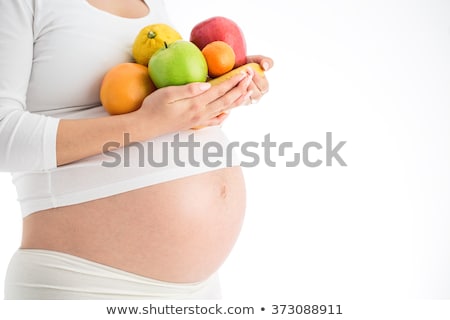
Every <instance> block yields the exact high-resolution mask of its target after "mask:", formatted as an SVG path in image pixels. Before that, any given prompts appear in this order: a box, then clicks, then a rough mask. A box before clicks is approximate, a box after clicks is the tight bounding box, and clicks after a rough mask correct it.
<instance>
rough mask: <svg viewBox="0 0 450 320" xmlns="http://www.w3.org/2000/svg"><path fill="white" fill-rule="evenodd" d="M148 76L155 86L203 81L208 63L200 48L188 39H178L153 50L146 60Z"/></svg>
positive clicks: (206, 73) (205, 77)
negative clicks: (147, 60)
mask: <svg viewBox="0 0 450 320" xmlns="http://www.w3.org/2000/svg"><path fill="white" fill-rule="evenodd" d="M148 72H149V75H150V78H151V79H152V81H153V83H154V84H155V86H156V87H157V88H162V87H167V86H177V85H183V84H187V83H191V82H205V81H206V79H207V76H208V65H207V64H206V59H205V57H204V56H203V53H202V52H201V51H200V49H199V48H198V47H197V46H196V45H195V44H193V43H192V42H190V41H185V40H178V41H175V42H172V43H170V44H169V45H167V44H165V46H164V47H163V48H161V49H159V50H158V51H157V52H155V53H154V54H153V55H152V57H151V58H150V61H149V62H148Z"/></svg>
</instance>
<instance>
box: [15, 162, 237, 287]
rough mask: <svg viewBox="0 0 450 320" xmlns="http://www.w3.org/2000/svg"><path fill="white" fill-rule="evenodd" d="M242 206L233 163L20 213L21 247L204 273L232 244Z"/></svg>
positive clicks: (177, 278)
mask: <svg viewBox="0 0 450 320" xmlns="http://www.w3.org/2000/svg"><path fill="white" fill-rule="evenodd" d="M244 211H245V186H244V179H243V176H242V172H241V169H240V168H239V167H232V168H225V169H219V170H214V171H211V172H207V173H203V174H198V175H194V176H190V177H187V178H182V179H178V180H172V181H169V182H165V183H161V184H157V185H153V186H149V187H145V188H141V189H137V190H133V191H130V192H126V193H122V194H118V195H114V196H111V197H108V198H103V199H98V200H94V201H89V202H85V203H81V204H77V205H72V206H67V207H60V208H55V209H49V210H45V211H40V212H38V213H35V214H32V215H30V216H28V217H26V218H25V219H24V229H23V241H22V247H23V248H40V249H48V250H56V251H62V252H66V253H69V254H73V255H77V256H80V257H83V258H86V259H90V260H93V261H96V262H99V263H102V264H106V265H109V266H112V267H115V268H119V269H122V270H125V271H129V272H133V273H136V274H139V275H142V276H146V277H151V278H155V279H159V280H163V281H172V282H196V281H201V280H204V279H206V278H207V277H208V276H210V275H211V274H212V273H214V272H215V271H216V270H217V269H218V268H219V267H220V265H221V264H222V263H223V261H224V260H225V258H226V257H227V255H228V254H229V252H230V250H231V249H232V247H233V245H234V243H235V241H236V239H237V236H238V234H239V231H240V229H241V225H242V220H243V216H244Z"/></svg>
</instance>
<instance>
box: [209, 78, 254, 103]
mask: <svg viewBox="0 0 450 320" xmlns="http://www.w3.org/2000/svg"><path fill="white" fill-rule="evenodd" d="M248 77H249V75H248V72H240V73H239V74H237V75H235V76H234V77H232V78H231V79H229V80H226V81H224V82H222V83H220V84H218V85H215V86H213V87H212V88H211V89H209V90H208V91H206V92H205V93H204V94H203V95H202V99H203V103H204V104H205V105H207V104H211V103H212V102H213V101H216V100H218V99H220V98H221V97H223V96H224V95H225V94H227V93H228V92H229V91H231V90H233V89H234V88H236V87H237V86H238V85H240V84H242V82H245V81H248V80H246V78H248ZM247 86H248V84H247Z"/></svg>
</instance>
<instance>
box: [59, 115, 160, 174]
mask: <svg viewBox="0 0 450 320" xmlns="http://www.w3.org/2000/svg"><path fill="white" fill-rule="evenodd" d="M149 122H150V121H149ZM141 123H142V119H139V118H138V116H137V115H136V114H134V113H128V114H123V115H117V116H107V117H102V118H92V119H76V120H61V121H60V123H59V126H58V131H57V138H56V161H57V165H58V166H61V165H64V164H68V163H71V162H74V161H77V160H80V159H83V158H85V157H89V156H92V155H96V154H100V153H102V152H103V148H104V146H105V144H106V143H107V142H115V143H118V144H117V145H120V146H123V145H124V134H125V133H127V134H129V141H130V142H133V141H142V140H144V139H149V138H152V137H156V136H158V135H159V134H161V133H162V132H158V131H159V130H158V128H157V126H152V124H151V123H148V124H146V125H145V126H143V125H142V124H141Z"/></svg>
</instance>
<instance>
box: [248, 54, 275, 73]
mask: <svg viewBox="0 0 450 320" xmlns="http://www.w3.org/2000/svg"><path fill="white" fill-rule="evenodd" d="M247 62H248V63H250V62H255V63H257V64H259V65H260V66H261V67H262V68H263V69H264V71H268V70H269V69H271V68H272V67H273V63H274V62H273V60H272V59H271V58H269V57H266V56H262V55H254V56H248V57H247Z"/></svg>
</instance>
